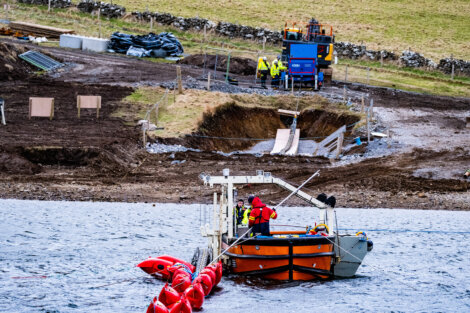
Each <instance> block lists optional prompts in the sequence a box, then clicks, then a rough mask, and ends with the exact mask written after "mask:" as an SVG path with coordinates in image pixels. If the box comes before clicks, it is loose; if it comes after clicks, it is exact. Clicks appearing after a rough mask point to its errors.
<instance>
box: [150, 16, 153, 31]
mask: <svg viewBox="0 0 470 313" xmlns="http://www.w3.org/2000/svg"><path fill="white" fill-rule="evenodd" d="M152 31H153V16H151V17H150V32H152Z"/></svg>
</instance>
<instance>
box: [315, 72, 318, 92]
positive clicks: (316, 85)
mask: <svg viewBox="0 0 470 313" xmlns="http://www.w3.org/2000/svg"><path fill="white" fill-rule="evenodd" d="M317 89H318V75H317V74H315V90H317Z"/></svg>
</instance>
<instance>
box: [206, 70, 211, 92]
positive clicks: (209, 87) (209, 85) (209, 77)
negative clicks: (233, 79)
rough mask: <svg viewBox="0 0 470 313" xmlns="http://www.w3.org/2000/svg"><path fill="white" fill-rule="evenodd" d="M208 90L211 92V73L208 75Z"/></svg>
mask: <svg viewBox="0 0 470 313" xmlns="http://www.w3.org/2000/svg"><path fill="white" fill-rule="evenodd" d="M207 90H211V73H210V72H209V73H208V74H207Z"/></svg>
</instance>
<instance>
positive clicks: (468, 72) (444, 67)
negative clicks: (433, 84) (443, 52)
mask: <svg viewBox="0 0 470 313" xmlns="http://www.w3.org/2000/svg"><path fill="white" fill-rule="evenodd" d="M452 64H453V65H454V74H455V75H463V76H469V77H470V62H469V61H465V60H459V59H451V58H446V59H441V60H440V61H439V64H438V65H437V68H438V69H439V70H440V71H442V72H444V73H446V74H450V73H452Z"/></svg>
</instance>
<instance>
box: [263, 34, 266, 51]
mask: <svg viewBox="0 0 470 313" xmlns="http://www.w3.org/2000/svg"><path fill="white" fill-rule="evenodd" d="M265 48H266V36H264V37H263V53H264V50H265Z"/></svg>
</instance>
